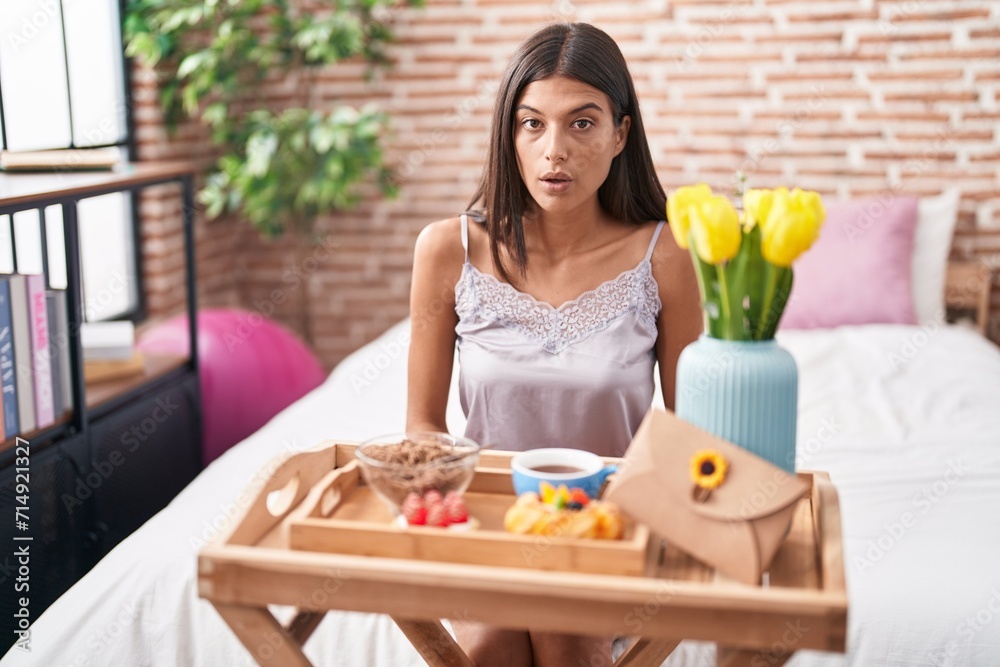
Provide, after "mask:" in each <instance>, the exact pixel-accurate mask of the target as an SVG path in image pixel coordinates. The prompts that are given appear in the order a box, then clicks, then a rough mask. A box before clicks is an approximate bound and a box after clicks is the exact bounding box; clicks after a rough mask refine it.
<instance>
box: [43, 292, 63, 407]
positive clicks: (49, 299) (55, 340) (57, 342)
mask: <svg viewBox="0 0 1000 667" xmlns="http://www.w3.org/2000/svg"><path fill="white" fill-rule="evenodd" d="M58 309H59V297H58V296H57V294H56V292H55V290H48V291H46V292H45V312H46V315H47V316H48V318H49V372H50V373H51V375H52V414H53V415H54V416H55V418H56V419H58V418H59V417H61V416H62V414H63V412H65V411H66V406H65V405H64V402H63V392H62V385H63V367H62V364H61V363H60V354H61V351H65V350H66V349H67V347H66V346H67V345H69V337H68V336H67V335H66V331H65V330H61V329H60V328H59V326H58V319H59V314H58V312H57V311H58Z"/></svg>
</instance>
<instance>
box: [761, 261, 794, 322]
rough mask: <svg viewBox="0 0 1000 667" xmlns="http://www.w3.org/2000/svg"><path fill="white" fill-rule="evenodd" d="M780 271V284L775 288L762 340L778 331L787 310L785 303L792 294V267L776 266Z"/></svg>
mask: <svg viewBox="0 0 1000 667" xmlns="http://www.w3.org/2000/svg"><path fill="white" fill-rule="evenodd" d="M775 269H776V270H777V272H778V286H777V287H776V288H775V290H774V301H773V302H772V305H771V309H770V311H769V313H768V321H767V326H766V328H765V329H764V335H763V336H761V340H770V339H772V338H774V334H775V333H777V331H778V323H779V322H781V315H782V313H784V312H785V305H786V304H787V303H788V297H789V296H791V294H792V280H793V276H792V267H790V266H789V267H775Z"/></svg>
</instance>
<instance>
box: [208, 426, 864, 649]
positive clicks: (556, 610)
mask: <svg viewBox="0 0 1000 667" xmlns="http://www.w3.org/2000/svg"><path fill="white" fill-rule="evenodd" d="M354 449H355V446H354V445H353V444H346V443H333V442H327V443H323V445H322V446H321V448H318V449H316V450H312V451H308V452H302V453H299V454H296V455H294V456H292V457H291V458H289V459H287V460H284V461H279V462H276V464H272V466H270V467H269V468H268V469H269V470H273V471H274V472H273V473H272V474H270V475H269V476H267V481H266V482H264V484H263V486H262V487H261V486H257V487H254V488H251V489H249V490H248V493H246V494H244V496H241V498H244V497H251V498H253V500H251V501H250V502H249V504H247V505H246V510H245V512H244V514H243V516H242V517H241V518H240V519H239V520H238V521H237V522H236V523H235V525H233V527H232V529H231V530H230V531H229V532H228V533H225V534H222V535H220V536H219V537H218V538H217V539H216V540H214V541H213V542H212V543H211V544H209V545H208V546H207V547H205V548H204V549H203V550H202V551H201V553H200V554H199V555H198V591H199V595H200V596H201V597H203V598H206V599H208V600H209V601H210V602H211V603H212V604H213V605H214V606H215V608H216V610H217V611H218V612H219V614H220V615H221V616H222V618H223V619H224V620H225V621H226V623H227V624H228V625H229V627H230V628H231V629H232V630H233V632H234V633H235V634H236V635H237V636H238V637H239V639H240V640H241V641H242V642H243V644H244V646H246V647H247V649H248V650H249V651H250V653H251V655H252V656H253V657H254V659H255V660H256V661H257V662H258V663H259V664H261V665H267V666H271V665H273V666H275V667H277V666H300V667H304V666H307V665H309V664H310V662H309V660H308V659H307V658H306V656H305V654H304V653H303V652H302V644H304V643H305V641H306V640H307V639H308V638H309V636H310V635H311V634H312V632H313V630H315V629H316V627H317V626H318V625H319V623H320V621H321V620H322V618H323V616H324V614H325V613H326V611H327V610H329V609H344V610H354V611H364V612H379V613H385V614H389V615H390V616H392V618H393V620H394V621H395V622H396V624H397V625H398V626H399V627H400V629H401V630H402V631H403V633H404V634H405V635H406V636H407V638H408V639H409V640H410V642H411V643H412V644H413V645H414V647H415V648H416V649H417V651H418V652H419V653H420V654H421V655H422V656H423V658H424V659H425V660H426V661H427V662H428V664H430V665H449V666H451V665H462V666H466V667H469V666H471V665H472V663H471V661H470V660H469V659H468V657H467V656H466V655H465V653H464V652H462V650H461V648H460V647H458V645H457V644H456V643H455V641H454V640H453V639H452V638H451V635H450V634H449V633H448V632H447V631H446V630H445V629H444V627H443V625H442V624H441V622H440V619H442V618H450V617H453V616H454V614H455V613H456V610H462V611H463V612H464V613H466V614H468V615H469V616H470V617H472V618H476V619H477V620H479V621H482V622H485V623H489V624H493V625H496V626H501V627H508V628H520V629H523V628H531V629H533V630H540V631H549V632H565V633H576V634H591V635H604V636H609V637H610V636H615V635H621V636H629V637H635V638H636V640H635V641H634V642H632V644H631V645H630V648H629V649H628V650H627V651H626V653H625V654H624V655H623V656H622V657H621V658H620V659H619V660H618V662H617V663H616V665H617V667H624V666H626V665H629V666H634V665H659V664H660V663H661V662H662V661H663V660H664V659H665V658H666V657H667V656H668V655H670V653H671V652H672V651H673V649H674V648H675V647H676V646H677V645H678V643H679V642H680V641H681V640H682V639H696V640H702V641H714V642H717V643H718V644H719V654H718V655H719V658H718V664H719V665H726V666H727V667H729V666H734V665H759V664H766V665H769V666H771V665H781V664H784V662H785V661H786V660H787V659H788V658H789V657H791V656H792V655H793V654H794V653H795V651H797V650H800V649H817V650H822V651H836V652H843V651H844V648H845V641H846V639H845V638H846V631H847V594H846V590H845V586H844V565H843V556H842V551H841V530H840V510H839V504H838V500H837V493H836V490H835V489H834V487H833V485H832V484H831V483H830V481H829V478H828V477H827V475H826V474H825V473H799V475H800V477H801V478H802V479H803V480H805V481H807V482H808V483H809V485H810V489H811V491H810V493H809V495H808V496H807V497H804V498H803V499H802V500H800V501H799V504H798V508H797V511H796V513H795V516H794V518H793V520H792V526H791V529H790V532H789V535H788V537H787V539H786V541H785V543H784V544H783V545H782V546H781V548H780V549H779V551H778V554H777V556H776V557H775V559H774V562H773V563H772V565H771V568H770V570H769V571H768V575H767V577H766V579H765V582H766V583H765V585H764V586H747V585H743V584H740V583H736V582H733V581H729V580H726V579H725V578H723V577H721V576H718V575H717V574H716V573H715V571H714V570H713V569H712V568H710V567H707V566H705V565H703V564H702V563H700V562H698V561H696V560H694V559H693V558H691V557H689V556H687V555H685V554H684V553H682V552H680V551H678V550H677V549H675V548H673V547H671V546H670V545H667V544H663V543H662V541H661V540H659V539H657V538H656V536H655V535H654V536H651V537H650V539H649V540H648V546H649V548H648V549H647V550H646V552H645V553H646V557H645V558H646V560H645V561H644V566H645V569H646V572H645V574H643V575H639V576H636V575H634V574H630V575H622V574H594V573H589V572H580V571H559V570H536V569H526V568H524V567H521V566H513V567H512V566H511V565H512V564H511V563H507V564H505V565H495V564H482V563H478V562H476V563H468V562H440V561H434V560H421V559H420V558H415V557H410V556H412V554H413V552H402V553H406V554H407V557H385V556H366V555H357V554H353V553H344V551H345V550H347V549H342V548H339V547H338V548H337V549H338V550H337V551H335V552H325V551H316V550H313V549H312V548H310V549H309V550H303V549H295V548H293V546H304V545H305V544H306V543H307V542H308V540H307V538H306V537H305V536H304V535H303V534H301V533H296V531H301V530H302V529H303V527H305V526H310V524H311V522H313V521H330V519H325V518H324V519H320V518H318V517H326V516H333V517H334V519H335V520H336V519H337V513H336V512H335V510H336V508H337V507H341V508H342V511H346V509H347V508H348V506H349V505H350V500H351V498H352V495H350V494H348V495H347V496H343V495H342V493H343V491H342V489H343V487H342V486H340V485H339V484H338V485H334V484H332V481H333V480H334V479H341V478H344V477H347V476H349V475H351V474H352V473H351V472H350V470H349V469H348V466H349V465H350V464H351V462H352V461H353V459H354ZM510 458H511V454H510V453H508V452H483V453H482V454H481V456H480V465H481V466H482V467H483V468H484V469H487V471H486V472H487V474H482V471H480V474H481V475H482V478H481V482H480V484H484V485H486V487H490V485H494V484H499V483H500V482H499V481H498V480H503V479H504V476H503V475H502V474H500V473H501V472H502V471H504V470H508V469H509V467H510ZM488 469H493V470H494V471H495V473H496V474H491V473H490V471H489V470H488ZM338 471H339V472H340V473H342V474H339V475H338ZM354 474H356V473H354ZM478 476H479V475H477V477H478ZM333 487H337V488H336V490H335V491H331V490H330V489H331V488H333ZM480 488H483V487H480ZM474 493H478V491H476V492H474ZM343 498H346V500H347V501H348V502H347V504H343V501H342V499H343ZM241 504H242V503H241ZM342 518H343V519H344V520H348V519H346V517H342ZM356 523H357V522H356ZM424 530H431V529H424ZM410 531H414V529H412V528H411V529H408V531H406V532H410ZM637 534H639V533H633V534H632V537H633V538H635V536H636V535H637ZM293 535H296V536H295V537H294V538H293ZM509 537H514V536H509ZM308 539H312V538H311V537H310V538H308ZM300 540H305V542H301V541H300ZM293 542H294V545H293ZM324 548H328V545H326V546H324ZM548 548H551V547H546V548H545V549H542V550H543V551H546V550H547V549H548ZM397 556H398V554H397ZM463 558H464V557H463ZM465 559H466V560H472V558H471V557H470V558H465ZM579 565H580V564H579V562H576V563H575V564H574V565H573V567H574V568H577V569H579ZM332 573H335V574H332ZM331 585H333V587H332V588H331ZM330 590H334V591H335V594H327V592H328V591H330ZM317 592H323V595H317V594H316V593H317ZM269 604H276V605H291V606H294V607H296V608H297V609H298V613H297V614H296V615H295V617H294V618H293V619H292V620H291V621H290V622H289V623H288V624H287V625H281V624H280V623H278V622H277V620H275V618H274V616H273V615H272V614H271V613H270V611H269V610H268V608H267V606H268V605H269ZM275 633H278V634H277V635H275ZM276 636H280V637H281V638H282V639H284V641H275V640H274V638H275V637H276Z"/></svg>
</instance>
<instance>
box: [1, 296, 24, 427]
mask: <svg viewBox="0 0 1000 667" xmlns="http://www.w3.org/2000/svg"><path fill="white" fill-rule="evenodd" d="M0 397H2V400H3V431H2V433H0V435H3V437H4V439H7V438H13V437H14V436H15V435H17V434H18V433H20V430H19V429H20V420H19V419H18V414H17V380H16V378H15V377H14V332H13V319H12V317H11V309H10V279H9V278H8V277H7V276H0Z"/></svg>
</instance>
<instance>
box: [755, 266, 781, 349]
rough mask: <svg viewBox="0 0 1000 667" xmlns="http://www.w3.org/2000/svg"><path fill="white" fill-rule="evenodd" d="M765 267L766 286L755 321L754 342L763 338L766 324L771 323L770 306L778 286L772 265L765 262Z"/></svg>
mask: <svg viewBox="0 0 1000 667" xmlns="http://www.w3.org/2000/svg"><path fill="white" fill-rule="evenodd" d="M765 266H766V267H767V269H766V273H767V284H766V286H765V287H764V304H763V306H762V307H761V309H760V319H759V320H758V321H757V335H756V336H754V340H761V339H762V338H763V336H764V332H765V331H767V327H768V324H769V323H770V321H771V304H772V303H773V302H774V290H775V289H776V288H777V286H778V272H777V270H776V269H775V267H774V265H773V264H771V263H770V262H765Z"/></svg>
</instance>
